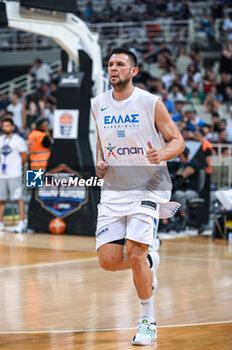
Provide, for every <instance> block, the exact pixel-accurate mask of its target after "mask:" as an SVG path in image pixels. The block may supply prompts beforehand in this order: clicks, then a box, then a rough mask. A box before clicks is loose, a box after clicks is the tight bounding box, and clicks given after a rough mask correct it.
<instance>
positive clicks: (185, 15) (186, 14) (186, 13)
mask: <svg viewBox="0 0 232 350" xmlns="http://www.w3.org/2000/svg"><path fill="white" fill-rule="evenodd" d="M192 17H193V14H192V12H191V10H190V8H189V5H188V4H187V3H183V4H182V5H181V9H180V12H179V15H178V16H177V17H176V19H190V18H192Z"/></svg>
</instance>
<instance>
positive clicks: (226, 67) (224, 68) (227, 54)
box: [219, 43, 232, 74]
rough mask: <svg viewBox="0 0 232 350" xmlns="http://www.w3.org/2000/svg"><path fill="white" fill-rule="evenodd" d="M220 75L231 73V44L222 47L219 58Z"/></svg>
mask: <svg viewBox="0 0 232 350" xmlns="http://www.w3.org/2000/svg"><path fill="white" fill-rule="evenodd" d="M219 72H220V73H227V74H231V73H232V43H228V45H227V46H225V47H224V49H223V50H222V53H221V58H220V68H219Z"/></svg>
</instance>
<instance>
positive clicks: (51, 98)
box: [41, 80, 58, 115]
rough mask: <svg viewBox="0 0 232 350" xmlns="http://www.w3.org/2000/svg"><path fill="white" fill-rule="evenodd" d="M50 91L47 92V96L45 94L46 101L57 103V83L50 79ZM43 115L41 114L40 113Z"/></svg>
mask: <svg viewBox="0 0 232 350" xmlns="http://www.w3.org/2000/svg"><path fill="white" fill-rule="evenodd" d="M50 89H51V90H50V91H49V93H48V96H47V99H46V100H47V101H48V102H50V103H51V104H52V105H57V98H58V94H57V91H58V87H57V84H56V82H55V81H54V80H52V81H51V84H50ZM41 115H43V114H41Z"/></svg>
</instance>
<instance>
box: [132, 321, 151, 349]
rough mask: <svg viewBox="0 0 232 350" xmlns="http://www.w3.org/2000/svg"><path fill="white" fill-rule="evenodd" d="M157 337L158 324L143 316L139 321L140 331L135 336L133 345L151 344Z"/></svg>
mask: <svg viewBox="0 0 232 350" xmlns="http://www.w3.org/2000/svg"><path fill="white" fill-rule="evenodd" d="M156 338H157V329H156V324H155V323H151V322H150V320H149V319H148V318H146V317H142V318H140V319H139V321H138V331H137V333H136V335H135V336H134V337H133V339H132V341H131V344H132V345H151V344H153V343H154V341H155V340H156Z"/></svg>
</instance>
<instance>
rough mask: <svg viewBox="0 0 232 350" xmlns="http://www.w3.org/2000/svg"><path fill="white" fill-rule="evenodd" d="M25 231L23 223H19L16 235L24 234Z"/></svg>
mask: <svg viewBox="0 0 232 350" xmlns="http://www.w3.org/2000/svg"><path fill="white" fill-rule="evenodd" d="M24 231H25V225H24V222H23V221H19V223H18V225H17V226H16V227H15V230H14V232H15V233H22V232H24Z"/></svg>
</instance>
